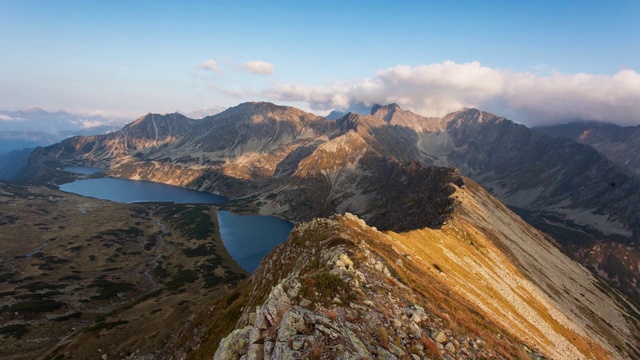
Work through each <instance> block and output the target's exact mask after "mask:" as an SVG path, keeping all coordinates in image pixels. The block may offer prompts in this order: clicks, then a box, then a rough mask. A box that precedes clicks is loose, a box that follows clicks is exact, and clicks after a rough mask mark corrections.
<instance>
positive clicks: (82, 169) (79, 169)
mask: <svg viewBox="0 0 640 360" xmlns="http://www.w3.org/2000/svg"><path fill="white" fill-rule="evenodd" d="M63 170H64V171H68V172H70V173H74V174H81V175H91V174H95V173H99V172H100V171H104V170H105V169H104V168H99V167H90V166H69V167H66V168H64V169H63Z"/></svg>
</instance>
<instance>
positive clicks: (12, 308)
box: [0, 299, 65, 314]
mask: <svg viewBox="0 0 640 360" xmlns="http://www.w3.org/2000/svg"><path fill="white" fill-rule="evenodd" d="M63 305H65V304H64V303H61V302H58V301H55V300H51V299H39V300H31V301H21V302H18V303H15V304H13V305H9V306H7V307H4V308H2V309H0V314H2V313H5V312H31V313H43V312H49V311H55V310H58V309H60V308H61V307H62V306H63Z"/></svg>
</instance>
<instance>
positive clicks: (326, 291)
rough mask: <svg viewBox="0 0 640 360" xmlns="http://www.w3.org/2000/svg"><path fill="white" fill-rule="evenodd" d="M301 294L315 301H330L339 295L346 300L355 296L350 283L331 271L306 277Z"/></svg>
mask: <svg viewBox="0 0 640 360" xmlns="http://www.w3.org/2000/svg"><path fill="white" fill-rule="evenodd" d="M301 296H302V297H304V298H307V299H309V300H312V301H314V302H324V303H327V302H330V301H331V300H332V299H333V298H334V297H335V296H339V297H340V299H342V301H346V302H349V301H352V300H353V298H354V294H353V291H352V289H351V287H350V286H349V284H347V283H346V282H344V281H342V279H340V277H338V276H337V275H334V274H332V273H330V272H329V271H322V272H319V273H316V274H313V275H312V276H311V277H308V278H305V279H304V285H303V287H302V289H301Z"/></svg>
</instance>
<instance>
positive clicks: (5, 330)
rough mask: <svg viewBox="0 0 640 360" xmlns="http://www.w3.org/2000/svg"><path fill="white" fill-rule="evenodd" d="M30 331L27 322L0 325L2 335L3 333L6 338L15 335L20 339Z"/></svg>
mask: <svg viewBox="0 0 640 360" xmlns="http://www.w3.org/2000/svg"><path fill="white" fill-rule="evenodd" d="M27 332H29V329H28V326H27V325H25V324H14V325H7V326H3V327H0V335H3V337H4V338H5V339H8V338H9V337H13V338H16V339H20V338H21V337H22V335H24V334H26V333H27Z"/></svg>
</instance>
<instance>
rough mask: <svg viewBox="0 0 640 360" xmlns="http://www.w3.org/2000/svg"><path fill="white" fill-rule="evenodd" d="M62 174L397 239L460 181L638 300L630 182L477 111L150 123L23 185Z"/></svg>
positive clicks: (73, 155) (56, 162) (639, 213)
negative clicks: (344, 219)
mask: <svg viewBox="0 0 640 360" xmlns="http://www.w3.org/2000/svg"><path fill="white" fill-rule="evenodd" d="M65 164H76V165H79V164H90V165H98V166H102V167H107V168H109V169H110V170H109V174H110V175H112V176H119V177H126V178H132V179H144V180H151V181H159V182H164V183H169V184H173V185H180V186H185V187H189V188H195V189H199V190H205V191H211V192H215V193H220V194H222V195H225V196H227V197H229V198H232V199H234V202H233V206H235V207H236V208H237V209H251V210H258V211H260V212H261V213H262V214H276V215H279V216H283V217H286V218H288V219H291V220H294V221H308V220H310V219H312V218H314V217H317V216H322V217H326V216H330V215H331V214H334V213H344V212H352V213H354V214H357V215H358V216H360V217H362V218H363V219H365V220H366V221H367V222H368V223H369V224H371V225H372V226H376V227H379V228H381V229H390V230H396V231H404V230H410V229H419V228H423V227H425V226H430V227H434V226H440V225H441V224H442V223H443V222H445V221H446V217H447V214H448V213H450V212H451V210H452V208H451V207H450V204H451V199H450V198H449V194H450V192H451V188H450V186H449V184H458V185H459V182H460V174H462V175H465V176H469V177H471V178H472V179H474V180H476V181H477V182H478V183H480V184H481V185H482V186H484V187H486V188H487V189H489V190H490V191H491V192H492V193H493V194H494V195H495V196H497V197H498V198H499V199H500V200H501V201H502V202H504V203H505V204H507V205H509V206H510V207H511V208H512V209H513V210H514V211H516V212H518V214H519V215H520V216H522V217H523V218H524V219H526V220H527V221H528V222H529V223H530V224H532V225H534V226H536V227H537V228H538V229H541V230H543V231H545V232H548V233H549V234H551V235H552V236H554V238H555V239H556V240H557V241H558V242H559V243H560V244H561V245H562V247H563V249H564V250H565V251H567V252H568V253H570V254H571V255H572V256H573V257H574V258H575V259H579V260H580V261H582V262H583V264H585V265H586V266H589V267H590V268H591V269H592V270H593V271H594V272H596V273H598V274H601V275H602V276H604V277H606V278H607V279H609V280H610V281H612V282H614V283H616V284H617V285H618V286H619V287H620V288H621V289H623V290H624V291H626V292H627V293H629V294H631V295H633V296H635V297H636V298H640V288H639V287H638V284H640V270H639V269H638V268H637V266H633V261H634V260H633V259H637V258H640V250H639V249H640V179H638V178H637V177H635V176H632V175H630V174H629V173H627V172H625V171H623V170H621V169H620V168H619V167H617V166H616V165H614V164H613V163H611V162H610V161H609V160H608V159H607V158H606V157H605V156H603V155H602V154H600V153H598V152H597V151H595V150H593V148H591V147H590V146H587V145H584V144H578V143H576V142H575V141H572V140H570V139H565V138H554V137H551V136H548V135H545V134H543V133H541V132H539V131H535V130H532V129H528V128H527V127H525V126H523V125H518V124H515V123H513V122H511V121H509V120H507V119H505V118H502V117H498V116H495V115H492V114H489V113H486V112H482V111H479V110H476V109H462V110H460V111H458V112H455V113H452V114H449V115H447V116H445V117H443V118H425V117H421V116H419V115H416V114H413V113H411V112H409V111H406V110H402V109H401V108H400V107H399V106H397V105H395V104H391V105H387V106H376V107H374V109H373V111H372V113H371V115H366V116H365V115H357V114H353V113H349V114H346V115H344V116H342V117H340V118H338V119H336V120H327V119H325V118H322V117H318V116H315V115H313V114H309V113H305V112H303V111H300V110H298V109H294V108H290V107H284V106H276V105H274V104H269V103H246V104H241V105H239V106H237V107H234V108H230V109H227V110H226V111H224V112H222V113H220V114H217V115H214V116H211V117H207V118H204V119H202V120H198V121H195V120H190V119H187V118H184V117H182V116H181V115H177V114H173V115H166V116H161V115H153V114H150V115H147V116H145V117H143V118H141V119H139V120H138V121H136V122H135V123H133V124H131V125H128V126H127V127H125V128H124V129H123V130H122V131H120V132H116V133H113V134H110V135H106V136H101V137H89V138H87V137H84V138H74V139H69V140H66V141H64V142H61V143H59V144H57V145H54V146H50V147H47V148H43V149H42V148H41V149H37V150H36V151H34V153H33V154H32V156H31V158H30V165H29V167H27V168H26V169H25V170H24V171H23V172H22V178H23V179H33V180H48V179H51V178H52V174H51V169H52V165H53V166H54V167H55V166H62V165H65ZM434 166H435V167H434ZM442 167H449V168H451V167H455V168H458V169H459V172H458V171H456V170H448V169H443V168H442ZM53 177H55V174H54V175H53ZM58 178H63V177H61V176H58ZM400 208H403V209H404V210H403V211H398V210H399V209H400ZM619 264H624V266H619Z"/></svg>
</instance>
